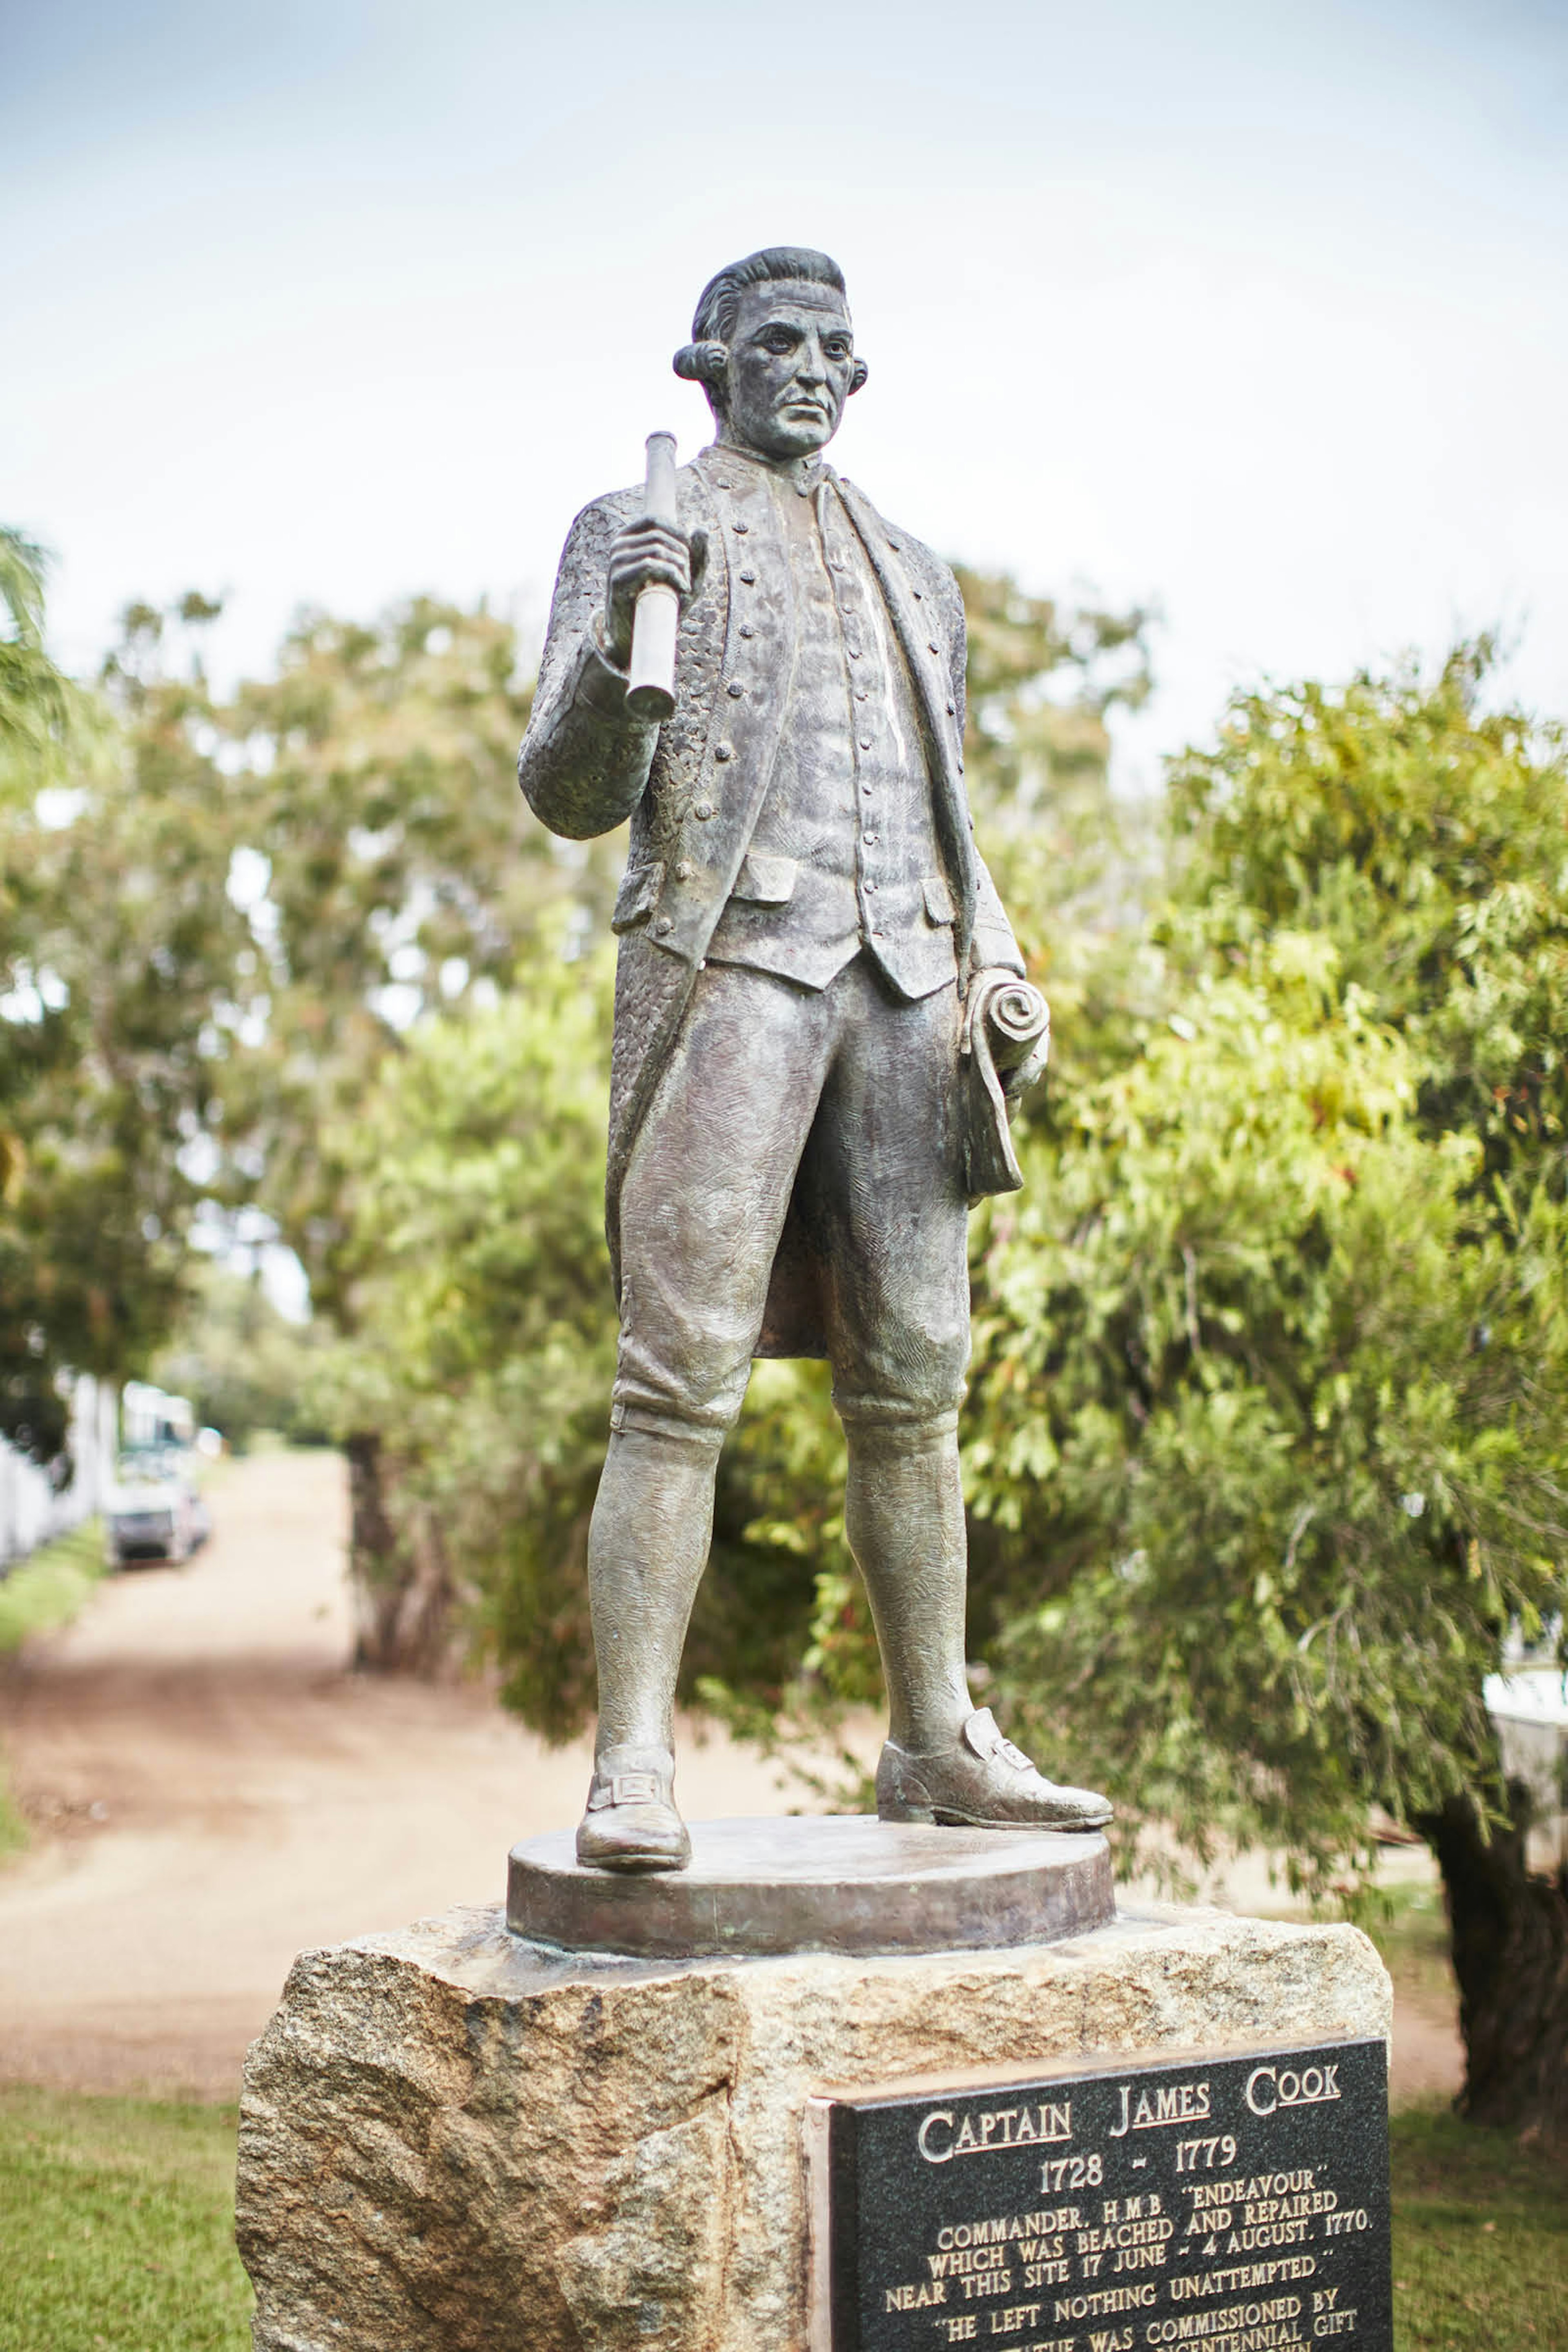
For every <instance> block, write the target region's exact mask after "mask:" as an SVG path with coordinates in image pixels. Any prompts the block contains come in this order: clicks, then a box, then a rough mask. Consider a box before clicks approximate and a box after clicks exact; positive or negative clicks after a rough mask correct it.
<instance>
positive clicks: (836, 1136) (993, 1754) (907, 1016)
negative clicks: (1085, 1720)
mask: <svg viewBox="0 0 1568 2352" xmlns="http://www.w3.org/2000/svg"><path fill="white" fill-rule="evenodd" d="M847 977H848V975H847ZM853 977H854V980H855V982H856V984H857V986H858V991H859V1002H858V1005H857V1006H856V1008H855V1011H856V1015H857V1017H856V1018H855V1019H854V1020H853V1021H847V1022H846V1024H845V1026H844V1028H843V1029H842V1030H841V1032H840V1037H839V1043H838V1050H837V1055H836V1056H835V1061H834V1065H833V1068H832V1070H831V1072H830V1074H829V1076H828V1080H827V1084H826V1087H825V1089H824V1093H823V1098H822V1107H821V1110H820V1112H819V1114H818V1118H817V1123H816V1128H815V1129H814V1130H813V1134H812V1138H811V1144H810V1147H809V1152H808V1157H807V1160H806V1163H805V1166H804V1167H803V1169H802V1171H801V1172H802V1180H803V1184H805V1186H807V1187H809V1190H810V1194H811V1199H812V1213H813V1216H814V1219H815V1220H816V1222H817V1223H818V1225H819V1228H821V1229H823V1230H826V1232H827V1233H829V1234H831V1236H832V1265H833V1281H832V1285H831V1297H832V1302H833V1311H832V1315H831V1318H830V1327H829V1343H830V1346H831V1348H832V1351H833V1372H834V1399H835V1402H836V1403H837V1407H838V1411H839V1414H840V1416H841V1418H842V1420H843V1423H844V1430H845V1436H846V1440H847V1446H848V1454H849V1474H848V1482H847V1493H846V1497H845V1528H846V1533H847V1537H848V1539H849V1546H850V1549H851V1550H852V1551H853V1553H854V1555H855V1559H856V1561H857V1563H858V1567H859V1569H860V1572H861V1574H862V1576H863V1577H864V1578H865V1580H866V1591H867V1594H868V1598H869V1601H870V1603H871V1614H872V1618H873V1621H874V1622H875V1624H876V1628H877V1639H878V1643H879V1647H880V1650H881V1654H882V1668H883V1673H884V1675H885V1677H886V1681H887V1685H888V1700H889V1738H888V1743H887V1746H886V1748H884V1750H883V1754H882V1761H881V1765H880V1768H879V1771H878V1776H877V1797H878V1810H879V1811H880V1812H881V1813H882V1814H883V1815H884V1816H885V1817H886V1818H889V1819H892V1820H900V1821H927V1822H930V1821H939V1822H958V1823H966V1824H972V1825H973V1826H976V1827H993V1828H998V1829H1046V1828H1049V1829H1084V1828H1091V1827H1098V1826H1099V1825H1100V1823H1101V1822H1104V1821H1106V1820H1108V1819H1109V1818H1110V1807H1109V1805H1108V1804H1107V1803H1106V1801H1105V1800H1104V1799H1103V1798H1102V1797H1100V1796H1097V1795H1096V1794H1095V1793H1094V1792H1093V1791H1092V1790H1083V1789H1071V1788H1058V1787H1057V1786H1056V1785H1055V1784H1054V1783H1053V1782H1051V1781H1049V1780H1045V1779H1044V1778H1043V1777H1042V1776H1041V1774H1039V1773H1038V1772H1037V1771H1036V1769H1035V1768H1034V1766H1033V1765H1032V1764H1031V1763H1030V1762H1029V1759H1027V1757H1026V1756H1024V1755H1022V1754H1021V1753H1020V1751H1019V1750H1018V1749H1017V1748H1014V1747H1013V1746H1012V1745H1011V1743H1010V1742H1009V1741H1007V1740H1005V1739H1004V1738H1002V1735H1001V1733H1000V1732H999V1731H998V1729H997V1727H996V1725H995V1723H994V1720H993V1718H992V1716H991V1713H990V1710H989V1709H988V1708H984V1709H980V1710H978V1711H977V1710H976V1709H975V1708H974V1707H973V1705H972V1703H971V1700H970V1696H969V1688H968V1678H967V1674H966V1669H965V1664H964V1648H965V1644H964V1603H965V1596H966V1586H967V1582H968V1557H967V1547H966V1543H965V1538H964V1523H963V1489H962V1485H961V1480H960V1470H959V1456H958V1406H959V1403H960V1402H961V1400H962V1397H963V1373H964V1369H965V1367H966V1365H967V1363H968V1360H969V1270H968V1204H967V1202H966V1200H965V1197H964V1192H963V1177H962V1173H961V1168H960V1158H959V1149H958V1140H957V1133H956V1122H957V1106H956V1100H955V1097H956V1093H957V1086H956V1080H957V1074H958V1029H959V1017H960V1016H959V1005H958V999H957V992H956V990H955V989H954V988H953V987H951V986H950V987H947V988H945V989H942V990H939V991H937V992H934V993H933V994H932V995H931V996H928V997H924V998H922V999H921V1001H920V1002H919V1003H913V1004H910V1003H901V1002H900V1001H897V1000H895V999H894V998H893V996H892V995H891V993H890V992H889V991H888V989H887V988H886V987H885V985H884V984H883V983H882V982H880V981H879V979H878V978H877V976H876V974H875V972H874V971H872V970H871V969H870V967H869V966H868V965H867V964H865V963H863V962H862V963H861V964H858V965H857V966H856V967H855V970H854V974H853Z"/></svg>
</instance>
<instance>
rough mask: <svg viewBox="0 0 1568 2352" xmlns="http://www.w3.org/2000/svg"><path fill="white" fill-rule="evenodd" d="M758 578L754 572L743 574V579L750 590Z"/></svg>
mask: <svg viewBox="0 0 1568 2352" xmlns="http://www.w3.org/2000/svg"><path fill="white" fill-rule="evenodd" d="M756 576H757V575H756V573H755V572H742V574H741V577H742V580H743V581H744V582H745V583H746V585H747V587H748V588H749V587H751V585H752V583H753V581H754V580H755V579H756Z"/></svg>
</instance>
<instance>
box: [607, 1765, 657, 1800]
mask: <svg viewBox="0 0 1568 2352" xmlns="http://www.w3.org/2000/svg"><path fill="white" fill-rule="evenodd" d="M662 1794H663V1791H662V1790H661V1789H660V1788H659V1785H658V1773H657V1772H617V1773H616V1775H615V1776H614V1778H613V1779H612V1780H611V1782H610V1802H611V1804H612V1805H647V1804H654V1803H657V1801H658V1798H659V1797H660V1796H661V1795H662Z"/></svg>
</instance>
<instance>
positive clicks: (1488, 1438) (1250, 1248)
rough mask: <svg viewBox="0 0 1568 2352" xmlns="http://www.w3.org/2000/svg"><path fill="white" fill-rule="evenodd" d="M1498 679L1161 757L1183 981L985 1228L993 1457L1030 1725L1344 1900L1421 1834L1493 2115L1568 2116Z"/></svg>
mask: <svg viewBox="0 0 1568 2352" xmlns="http://www.w3.org/2000/svg"><path fill="white" fill-rule="evenodd" d="M1484 669H1485V652H1484V648H1483V649H1468V650H1467V651H1464V652H1462V653H1461V654H1460V655H1458V656H1456V657H1455V658H1454V660H1452V661H1451V662H1450V663H1449V664H1448V665H1447V668H1446V669H1445V670H1444V672H1443V674H1442V676H1441V677H1439V678H1438V679H1437V680H1436V683H1435V684H1433V685H1431V686H1426V685H1424V684H1423V683H1422V682H1421V680H1420V679H1419V678H1418V677H1416V676H1415V674H1414V673H1413V672H1410V671H1405V672H1401V673H1398V674H1396V675H1395V676H1394V677H1389V678H1383V679H1375V678H1371V677H1360V678H1357V679H1356V680H1354V681H1353V682H1352V685H1351V687H1350V688H1347V689H1346V690H1345V691H1344V692H1342V693H1340V694H1334V693H1330V692H1328V691H1326V690H1325V689H1323V688H1320V687H1307V688H1300V689H1296V690H1291V691H1285V692H1278V693H1271V694H1263V695H1258V696H1255V697H1249V698H1243V699H1241V700H1239V701H1238V702H1237V704H1236V705H1235V706H1234V707H1233V709H1232V710H1231V712H1230V714H1229V717H1228V719H1227V721H1226V726H1225V727H1224V729H1223V730H1222V731H1221V736H1220V740H1219V743H1218V746H1217V747H1216V749H1215V750H1214V751H1211V752H1206V753H1201V754H1192V755H1189V756H1188V757H1187V758H1186V759H1185V760H1184V761H1181V762H1179V763H1178V765H1177V768H1176V770H1175V772H1174V774H1173V809H1174V814H1175V817H1176V823H1177V827H1178V838H1179V842H1180V845H1181V854H1182V857H1181V865H1180V867H1179V870H1178V872H1177V874H1176V877H1175V879H1174V883H1173V890H1172V894H1171V898H1170V900H1169V903H1168V906H1167V908H1166V909H1165V911H1164V914H1163V919H1162V921H1161V923H1160V924H1159V926H1158V927H1157V928H1158V937H1159V940H1160V944H1161V946H1162V949H1163V958H1164V982H1163V995H1162V999H1161V1002H1160V1003H1159V1006H1158V1010H1157V1013H1154V1014H1153V1015H1152V1017H1150V1018H1149V1019H1148V1020H1146V1021H1145V1022H1144V1024H1142V1034H1141V1036H1139V1038H1138V1039H1137V1040H1136V1044H1135V1050H1134V1051H1133V1052H1132V1053H1131V1055H1129V1056H1128V1057H1127V1058H1126V1059H1125V1060H1124V1061H1122V1062H1121V1063H1120V1064H1112V1065H1111V1066H1109V1067H1107V1068H1106V1069H1104V1070H1103V1071H1102V1072H1101V1074H1100V1076H1099V1077H1098V1079H1097V1080H1096V1081H1095V1083H1093V1084H1091V1085H1089V1087H1086V1088H1084V1089H1083V1090H1082V1091H1081V1092H1079V1093H1075V1094H1071V1095H1068V1094H1063V1093H1061V1092H1058V1094H1057V1095H1056V1096H1055V1097H1054V1098H1053V1099H1052V1101H1051V1103H1050V1104H1049V1106H1048V1108H1047V1115H1046V1117H1045V1118H1043V1119H1041V1120H1039V1121H1037V1123H1036V1126H1035V1128H1034V1130H1033V1132H1032V1134H1031V1137H1030V1138H1029V1139H1028V1142H1027V1144H1026V1152H1027V1174H1028V1177H1029V1190H1028V1192H1027V1193H1026V1196H1025V1201H1024V1202H1023V1204H1022V1205H1020V1206H1016V1207H1010V1206H1008V1205H1007V1204H1002V1205H1000V1206H999V1207H998V1208H996V1209H995V1210H994V1211H993V1212H992V1213H990V1215H989V1217H988V1219H987V1221H986V1223H985V1226H984V1229H983V1232H984V1246H983V1254H982V1259H981V1263H980V1267H979V1280H978V1284H977V1298H976V1310H977V1322H976V1330H977V1339H978V1349H977V1360H976V1368H975V1378H974V1392H975V1405H974V1410H973V1414H972V1418H971V1424H970V1426H971V1436H970V1442H969V1447H968V1454H967V1461H968V1469H969V1475H970V1480H971V1487H972V1504H973V1509H974V1510H975V1512H976V1514H977V1515H978V1516H979V1517H981V1518H982V1519H983V1520H984V1522H986V1523H988V1524H989V1525H991V1526H993V1527H994V1528H998V1529H1000V1530H1001V1532H1002V1539H1003V1543H1004V1548H1005V1549H1006V1550H1007V1551H1008V1552H1009V1553H1010V1555H1011V1557H1012V1559H1014V1561H1015V1563H1016V1567H1017V1570H1018V1574H1017V1576H1016V1580H1015V1581H1014V1582H1013V1584H1012V1586H1011V1589H1010V1591H1009V1595H1008V1600H1007V1604H1006V1605H1005V1607H1004V1609H1003V1610H1002V1611H1001V1612H1000V1615H999V1622H998V1625H997V1628H996V1633H995V1638H994V1644H993V1651H992V1654H993V1656H994V1659H995V1661H996V1663H997V1664H998V1667H999V1670H1000V1675H1001V1681H1002V1685H1003V1689H1004V1693H1005V1696H1006V1697H1007V1699H1008V1701H1009V1704H1010V1705H1011V1706H1013V1707H1014V1708H1015V1709H1016V1711H1017V1712H1018V1714H1019V1715H1020V1716H1021V1717H1022V1718H1023V1719H1024V1720H1025V1721H1026V1722H1027V1723H1028V1724H1029V1725H1030V1727H1031V1728H1032V1729H1033V1731H1034V1732H1035V1734H1036V1736H1037V1738H1041V1739H1042V1740H1044V1741H1047V1742H1050V1743H1051V1744H1052V1745H1053V1746H1054V1745H1055V1743H1056V1742H1057V1741H1058V1740H1065V1741H1067V1742H1068V1743H1069V1745H1068V1748H1067V1752H1068V1754H1069V1755H1070V1757H1071V1759H1072V1761H1073V1764H1074V1767H1075V1769H1086V1770H1099V1771H1100V1772H1102V1773H1103V1775H1104V1777H1105V1778H1106V1780H1108V1781H1109V1783H1110V1786H1111V1787H1112V1788H1113V1790H1115V1791H1116V1793H1117V1795H1118V1796H1119V1797H1120V1798H1121V1799H1122V1800H1123V1801H1124V1802H1129V1803H1130V1804H1131V1806H1132V1808H1134V1809H1135V1811H1137V1813H1139V1814H1140V1815H1141V1816H1142V1818H1143V1819H1144V1820H1145V1821H1152V1822H1158V1821H1163V1822H1175V1823H1176V1824H1177V1826H1178V1827H1179V1828H1180V1829H1181V1830H1182V1832H1184V1835H1185V1836H1186V1837H1187V1838H1188V1839H1189V1840H1191V1841H1192V1842H1194V1843H1195V1844H1197V1846H1198V1847H1199V1849H1200V1851H1201V1850H1203V1849H1204V1847H1205V1844H1207V1843H1210V1842H1212V1841H1213V1840H1215V1838H1217V1837H1223V1836H1227V1835H1228V1836H1230V1837H1232V1838H1235V1839H1237V1840H1242V1839H1249V1838H1265V1839H1268V1840H1269V1841H1271V1842H1274V1843H1279V1844H1282V1845H1284V1846H1285V1847H1286V1848H1287V1849H1288V1852H1289V1855H1290V1857H1291V1865H1292V1869H1293V1872H1294V1874H1296V1875H1297V1876H1298V1878H1299V1879H1300V1881H1302V1882H1303V1883H1305V1884H1307V1885H1310V1886H1311V1887H1313V1888H1314V1889H1315V1890H1316V1891H1320V1892H1321V1891H1326V1890H1328V1889H1329V1888H1330V1887H1331V1885H1333V1883H1334V1882H1335V1880H1336V1878H1337V1877H1338V1876H1339V1875H1340V1874H1342V1872H1344V1871H1345V1870H1346V1869H1347V1868H1349V1869H1351V1870H1352V1872H1353V1871H1354V1869H1355V1867H1356V1865H1357V1864H1358V1863H1361V1862H1364V1860H1365V1858H1366V1843H1367V1821H1368V1811H1369V1808H1370V1807H1371V1806H1372V1805H1373V1803H1379V1804H1382V1805H1383V1806H1384V1807H1386V1808H1387V1810H1388V1811H1391V1812H1392V1813H1394V1815H1395V1817H1396V1818H1400V1819H1404V1820H1406V1821H1408V1822H1411V1823H1412V1824H1413V1825H1414V1826H1415V1828H1416V1829H1417V1830H1418V1831H1419V1832H1420V1833H1421V1834H1422V1835H1423V1836H1424V1837H1426V1839H1427V1841H1428V1843H1430V1844H1431V1846H1432V1849H1433V1851H1434V1853H1435V1854H1436V1858H1437V1860H1438V1863H1439V1865H1440V1867H1441V1869H1442V1872H1443V1875H1444V1883H1445V1887H1446V1891H1447V1899H1448V1905H1449V1910H1450V1916H1451V1920H1452V1927H1453V1946H1454V1955H1455V1962H1456V1967H1457V1969H1458V1974H1459V1979H1460V1989H1461V1999H1462V2013H1463V2022H1464V2026H1465V2032H1466V2039H1467V2048H1468V2086H1467V2101H1468V2107H1469V2110H1470V2112H1471V2113H1473V2114H1475V2115H1476V2116H1479V2117H1481V2118H1484V2119H1486V2120H1489V2121H1494V2122H1510V2123H1514V2124H1534V2125H1538V2126H1541V2127H1542V2128H1543V2129H1545V2130H1548V2131H1550V2132H1552V2133H1556V2134H1561V2133H1563V2130H1564V2129H1565V2127H1568V2105H1565V2090H1564V2069H1563V2053H1564V2046H1565V2041H1568V1888H1565V1887H1564V1886H1563V1884H1562V1882H1561V1880H1559V1881H1557V1882H1555V1883H1553V1882H1550V1881H1547V1880H1544V1879H1542V1878H1539V1877H1532V1876H1531V1874H1530V1873H1529V1872H1528V1871H1527V1870H1526V1868H1525V1864H1524V1845H1523V1835H1522V1830H1523V1822H1522V1819H1521V1805H1522V1801H1523V1800H1522V1793H1521V1791H1518V1790H1505V1789H1504V1787H1503V1785H1502V1780H1501V1774H1500V1766H1499V1759H1498V1751H1497V1746H1496V1741H1495V1737H1494V1735H1493V1731H1492V1727H1491V1726H1490V1723H1489V1719H1488V1717H1487V1714H1486V1710H1485V1707H1484V1706H1483V1703H1482V1696H1481V1690H1482V1683H1483V1680H1484V1677H1485V1676H1486V1675H1487V1674H1488V1673H1489V1672H1493V1671H1496V1670H1497V1669H1498V1668H1499V1667H1500V1664H1502V1659H1503V1644H1504V1641H1505V1639H1506V1637H1507V1636H1508V1634H1509V1632H1510V1628H1514V1629H1517V1630H1518V1631H1520V1632H1521V1633H1523V1634H1524V1635H1525V1636H1526V1637H1527V1638H1534V1639H1539V1638H1540V1636H1541V1634H1542V1630H1543V1628H1544V1627H1545V1626H1546V1625H1548V1624H1549V1623H1550V1622H1551V1621H1552V1618H1553V1617H1554V1616H1555V1615H1557V1614H1558V1613H1559V1612H1561V1611H1562V1608H1563V1600H1564V1577H1563V1556H1564V1542H1565V1538H1568V1503H1565V1493H1568V1480H1565V1476H1564V1473H1565V1469H1568V1463H1565V1459H1564V1430H1565V1428H1568V1320H1565V1310H1568V1283H1565V1276H1568V1256H1565V1240H1568V1227H1565V1214H1568V1212H1565V1208H1564V1190H1565V1188H1564V1183H1563V1150H1562V1138H1563V1133H1564V1114H1565V1112H1568V1100H1565V1098H1564V1094H1563V1075H1562V1070H1563V1065H1562V1055H1561V1051H1560V1042H1559V1041H1560V1039H1561V1036H1562V1022H1561V1008H1562V1004H1563V985H1564V982H1565V981H1568V961H1565V950H1568V933H1565V928H1564V924H1563V917H1562V913H1561V905H1560V889H1559V877H1560V873H1561V864H1562V842H1563V831H1564V825H1565V823H1568V772H1565V768H1564V761H1563V749H1562V744H1561V740H1560V739H1558V738H1557V737H1556V736H1554V735H1552V734H1550V733H1546V732H1544V731H1543V730H1536V729H1533V728H1532V727H1531V725H1530V724H1529V723H1528V722H1527V721H1526V720H1525V719H1522V718H1521V717H1520V716H1519V715H1518V714H1514V713H1505V714H1502V715H1500V716H1491V717H1488V716H1485V715H1483V714H1482V713H1481V712H1480V710H1479V706H1478V698H1477V689H1478V687H1479V683H1480V680H1481V678H1482V677H1483V676H1484ZM1028 1563H1033V1564H1034V1573H1035V1576H1036V1579H1037V1587H1043V1592H1042V1591H1041V1590H1039V1589H1037V1591H1036V1592H1035V1593H1034V1594H1032V1595H1029V1596H1028V1597H1027V1598H1026V1594H1025V1580H1026V1579H1025V1572H1024V1571H1025V1570H1026V1565H1027V1564H1028Z"/></svg>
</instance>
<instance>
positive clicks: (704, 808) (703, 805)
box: [691, 801, 713, 824]
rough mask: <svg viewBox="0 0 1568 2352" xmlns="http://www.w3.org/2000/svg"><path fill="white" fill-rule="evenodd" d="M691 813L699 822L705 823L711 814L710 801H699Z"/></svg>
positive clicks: (711, 804)
mask: <svg viewBox="0 0 1568 2352" xmlns="http://www.w3.org/2000/svg"><path fill="white" fill-rule="evenodd" d="M691 814H692V815H693V816H694V817H695V818H696V819H697V821H698V823H699V824H707V822H708V820H709V818H710V816H711V815H712V814H713V803H712V802H711V801H699V802H698V803H697V806H696V807H695V808H694V809H693V810H692V812H691Z"/></svg>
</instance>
